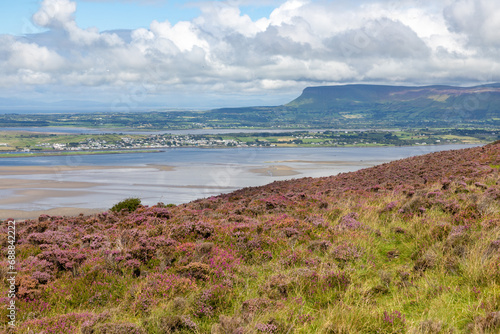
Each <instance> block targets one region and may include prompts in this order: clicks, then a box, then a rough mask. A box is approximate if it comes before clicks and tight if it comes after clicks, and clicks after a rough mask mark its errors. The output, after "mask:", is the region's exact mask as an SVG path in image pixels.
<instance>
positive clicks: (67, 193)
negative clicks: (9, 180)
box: [0, 189, 92, 205]
mask: <svg viewBox="0 0 500 334" xmlns="http://www.w3.org/2000/svg"><path fill="white" fill-rule="evenodd" d="M14 194H15V195H14V196H10V197H7V198H2V199H0V205H9V204H21V203H30V202H34V201H36V200H39V199H41V198H65V197H77V196H83V195H89V194H92V192H88V191H75V190H50V189H21V190H17V191H15V193H14Z"/></svg>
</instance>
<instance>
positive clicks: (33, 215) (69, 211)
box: [0, 207, 108, 220]
mask: <svg viewBox="0 0 500 334" xmlns="http://www.w3.org/2000/svg"><path fill="white" fill-rule="evenodd" d="M106 211H108V209H88V208H73V207H60V208H53V209H47V210H33V211H28V210H10V209H0V220H7V219H10V218H12V219H15V220H26V219H37V218H38V217H40V216H41V215H49V216H64V217H74V216H78V215H80V214H83V215H85V216H89V215H93V214H98V213H101V212H106Z"/></svg>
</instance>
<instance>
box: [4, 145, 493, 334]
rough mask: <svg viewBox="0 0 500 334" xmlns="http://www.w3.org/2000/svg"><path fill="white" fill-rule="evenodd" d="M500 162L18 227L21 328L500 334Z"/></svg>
mask: <svg viewBox="0 0 500 334" xmlns="http://www.w3.org/2000/svg"><path fill="white" fill-rule="evenodd" d="M498 166H500V143H495V144H490V145H486V146H483V147H477V148H472V149H465V150H455V151H448V152H438V153H433V154H428V155H424V156H418V157H414V158H409V159H403V160H399V161H395V162H392V163H387V164H383V165H380V166H376V167H373V168H368V169H364V170H360V171H357V172H352V173H343V174H339V175H336V176H331V177H323V178H303V179H296V180H292V181H280V182H273V183H271V184H269V185H266V186H263V187H252V188H244V189H240V190H238V191H235V192H233V193H230V194H224V195H220V196H214V197H210V198H206V199H199V200H197V201H194V202H192V203H187V204H182V205H178V206H168V207H166V206H165V205H163V204H161V203H159V204H158V205H156V206H151V207H146V206H139V207H138V208H137V209H136V210H135V211H133V212H126V211H122V212H111V211H110V212H103V213H101V214H96V215H92V216H84V215H80V216H77V217H57V216H48V215H42V216H40V217H39V218H38V219H34V220H26V221H20V222H18V224H17V226H16V227H17V231H16V232H17V238H18V243H17V246H16V251H17V257H16V259H17V262H18V264H17V269H18V272H19V273H18V276H17V279H16V285H15V286H14V288H15V290H16V293H17V296H18V299H17V303H16V306H17V308H18V309H17V314H18V315H19V317H18V320H19V322H18V327H17V332H18V333H21V334H28V333H32V334H35V333H37V334H38V333H45V334H48V333H68V334H91V333H92V334H98V333H116V334H119V333H126V334H133V333H140V334H146V333H148V334H149V333H151V334H153V333H154V334H158V333H171V332H172V333H173V332H179V333H188V332H194V333H196V332H197V333H214V334H218V333H219V334H222V333H498V332H500V320H499V319H500V302H499V298H498V291H500V201H499V199H500V169H499V168H498ZM0 230H1V231H2V234H1V236H0V242H1V243H2V246H3V249H7V246H8V242H7V241H8V240H7V238H6V237H5V236H6V235H7V233H6V231H7V230H6V229H5V224H2V225H1V227H0ZM4 259H5V258H4ZM0 264H1V266H0V267H1V268H0V276H1V277H2V278H3V279H4V284H3V285H2V296H7V291H8V289H9V288H10V286H9V285H8V284H7V281H6V280H5V278H7V269H6V268H7V262H6V261H5V260H2V261H1V262H0ZM0 301H1V302H2V303H4V304H5V303H6V302H7V298H6V297H2V298H0ZM6 316H7V309H6V308H5V307H4V308H1V309H0V317H1V318H2V319H7V317H6ZM2 330H3V331H4V332H6V330H7V326H6V323H4V324H3V328H2V329H1V330H0V332H2Z"/></svg>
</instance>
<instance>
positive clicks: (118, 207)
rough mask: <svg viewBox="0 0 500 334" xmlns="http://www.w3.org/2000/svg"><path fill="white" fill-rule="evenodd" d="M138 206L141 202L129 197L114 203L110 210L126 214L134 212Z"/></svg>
mask: <svg viewBox="0 0 500 334" xmlns="http://www.w3.org/2000/svg"><path fill="white" fill-rule="evenodd" d="M139 205H141V200H140V199H139V198H136V197H131V198H127V199H124V200H123V201H121V202H118V203H116V204H115V205H113V207H112V208H111V209H110V210H111V211H113V212H120V211H122V210H126V211H128V212H134V211H135V210H137V208H138V207H139Z"/></svg>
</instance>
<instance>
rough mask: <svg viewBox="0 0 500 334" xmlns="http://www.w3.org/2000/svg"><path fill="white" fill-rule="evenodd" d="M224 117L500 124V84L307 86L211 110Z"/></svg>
mask: <svg viewBox="0 0 500 334" xmlns="http://www.w3.org/2000/svg"><path fill="white" fill-rule="evenodd" d="M213 112H214V113H216V114H217V115H218V116H223V117H225V119H239V120H245V121H248V120H253V121H257V122H263V123H265V122H267V123H273V122H274V123H276V124H303V125H309V126H348V125H353V126H370V127H377V126H427V125H429V126H432V125H435V126H446V125H450V124H454V125H456V124H469V125H470V124H475V125H489V126H499V125H500V84H498V83H496V84H489V85H482V86H475V87H453V86H423V87H409V86H383V85H342V86H320V87H307V88H306V89H304V91H303V92H302V94H301V95H300V96H299V97H298V98H296V99H295V100H293V101H291V102H289V103H287V104H285V105H283V106H277V107H254V108H224V109H216V110H213Z"/></svg>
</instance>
